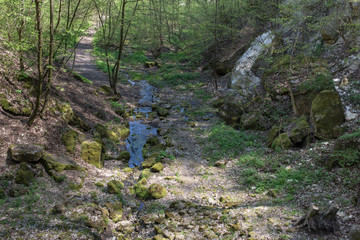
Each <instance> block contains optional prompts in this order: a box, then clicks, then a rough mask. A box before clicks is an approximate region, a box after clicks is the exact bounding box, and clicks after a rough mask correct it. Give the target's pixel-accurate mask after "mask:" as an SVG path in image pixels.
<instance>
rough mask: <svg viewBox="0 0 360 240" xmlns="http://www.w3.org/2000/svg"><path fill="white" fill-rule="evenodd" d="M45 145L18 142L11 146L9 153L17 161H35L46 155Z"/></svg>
mask: <svg viewBox="0 0 360 240" xmlns="http://www.w3.org/2000/svg"><path fill="white" fill-rule="evenodd" d="M44 150H45V148H44V146H41V145H38V144H16V145H12V146H10V148H9V154H10V157H11V159H12V160H13V161H15V162H30V163H35V162H38V161H39V160H40V158H41V157H42V156H43V155H44Z"/></svg>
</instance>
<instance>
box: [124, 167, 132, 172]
mask: <svg viewBox="0 0 360 240" xmlns="http://www.w3.org/2000/svg"><path fill="white" fill-rule="evenodd" d="M123 171H124V172H126V173H131V172H132V171H133V169H132V168H130V167H126V168H124V169H123Z"/></svg>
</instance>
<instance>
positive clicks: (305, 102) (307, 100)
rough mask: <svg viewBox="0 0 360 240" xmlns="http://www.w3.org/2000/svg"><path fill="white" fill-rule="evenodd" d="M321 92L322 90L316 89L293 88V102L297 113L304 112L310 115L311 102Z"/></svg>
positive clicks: (301, 113)
mask: <svg viewBox="0 0 360 240" xmlns="http://www.w3.org/2000/svg"><path fill="white" fill-rule="evenodd" d="M319 93H320V91H315V90H298V89H292V94H293V103H292V104H293V105H294V107H295V108H296V114H297V115H299V116H301V115H303V114H306V115H310V110H311V104H312V102H313V101H314V99H315V98H316V96H317V95H319Z"/></svg>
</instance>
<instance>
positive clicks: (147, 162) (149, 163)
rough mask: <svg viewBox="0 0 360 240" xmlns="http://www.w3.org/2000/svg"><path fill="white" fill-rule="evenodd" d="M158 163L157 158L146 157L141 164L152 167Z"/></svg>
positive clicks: (144, 166)
mask: <svg viewBox="0 0 360 240" xmlns="http://www.w3.org/2000/svg"><path fill="white" fill-rule="evenodd" d="M155 164H156V160H155V158H148V159H146V160H145V161H144V162H142V163H141V166H142V167H143V168H151V167H152V166H154V165H155Z"/></svg>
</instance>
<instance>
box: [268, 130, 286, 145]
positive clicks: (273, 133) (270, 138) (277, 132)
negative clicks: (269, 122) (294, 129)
mask: <svg viewBox="0 0 360 240" xmlns="http://www.w3.org/2000/svg"><path fill="white" fill-rule="evenodd" d="M281 132H282V127H280V126H274V127H273V128H272V129H271V130H270V132H269V133H268V135H267V138H266V142H267V145H268V146H269V147H270V146H271V144H272V142H273V141H274V139H275V138H277V137H278V136H279V135H280V133H281Z"/></svg>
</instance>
